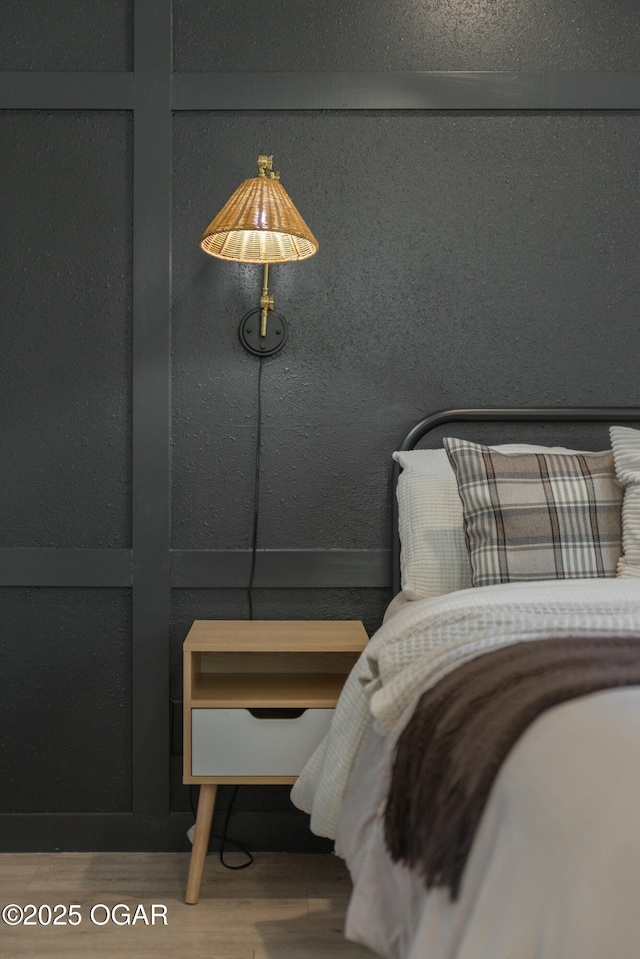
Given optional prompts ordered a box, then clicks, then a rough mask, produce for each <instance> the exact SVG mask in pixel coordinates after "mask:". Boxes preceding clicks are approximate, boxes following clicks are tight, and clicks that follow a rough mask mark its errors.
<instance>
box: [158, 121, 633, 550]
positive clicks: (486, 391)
mask: <svg viewBox="0 0 640 959" xmlns="http://www.w3.org/2000/svg"><path fill="white" fill-rule="evenodd" d="M220 144H224V145H225V146H224V154H223V155H224V163H223V162H221V154H222V148H221V147H220V146H219V145H220ZM174 147H175V195H174V222H175V241H174V258H173V262H174V284H175V285H174V291H175V301H174V380H173V397H174V409H175V416H174V434H173V443H174V454H175V456H174V468H173V497H174V513H173V517H174V519H173V538H174V544H175V545H176V546H178V547H181V548H200V549H202V548H206V546H207V544H210V543H213V542H215V543H217V544H219V545H220V546H225V547H234V548H239V547H242V546H247V545H248V544H249V542H250V533H251V511H250V509H248V508H247V504H249V503H250V502H251V490H252V483H253V476H252V464H253V449H254V426H255V411H256V383H257V376H256V374H257V362H256V361H255V360H254V358H253V357H251V356H248V355H247V354H245V353H244V351H243V350H242V348H241V346H240V344H239V343H238V339H237V330H236V328H237V323H238V320H239V318H240V317H241V316H242V315H243V313H244V312H245V311H246V310H248V309H250V308H252V307H253V306H255V304H256V302H257V298H258V296H259V285H260V277H261V272H260V268H259V267H249V266H242V265H236V264H227V263H224V262H221V261H217V260H214V259H213V258H211V257H207V256H206V254H204V253H202V251H201V250H200V249H199V247H198V245H197V238H198V235H199V231H200V230H201V229H204V227H205V226H206V225H207V223H208V221H209V219H210V218H211V216H212V215H213V214H214V212H216V210H217V208H218V207H220V206H221V205H222V203H223V202H224V200H225V199H226V198H227V196H228V195H229V194H230V193H231V191H232V189H233V188H234V186H235V185H237V183H238V182H239V181H240V180H241V179H242V178H243V177H244V176H245V175H251V174H252V164H253V162H254V158H255V156H257V154H258V152H260V151H267V152H272V151H273V153H274V154H275V161H274V162H275V165H276V167H278V168H280V169H281V170H282V182H283V184H284V185H285V187H286V188H287V189H288V191H289V192H290V195H291V196H292V198H293V199H294V202H296V203H297V205H298V206H299V208H300V211H301V212H302V214H303V216H304V217H305V218H306V219H307V221H308V223H309V224H310V226H311V228H312V229H313V231H314V232H315V234H316V236H317V237H318V240H319V242H320V251H319V253H318V254H317V255H316V256H315V257H313V258H312V259H310V260H307V261H305V262H303V263H300V264H295V265H285V264H283V265H281V266H278V267H274V268H273V269H272V271H271V277H272V288H273V292H274V294H275V297H276V309H279V310H281V311H282V313H283V314H284V315H285V316H286V317H287V319H288V320H289V323H290V330H291V332H290V339H289V342H288V343H287V346H286V347H285V349H284V350H283V351H282V353H280V354H279V355H278V356H276V357H273V358H271V359H268V360H266V361H264V362H265V369H264V373H263V409H264V417H265V428H264V434H263V457H262V465H263V477H264V481H263V492H262V499H261V505H262V509H261V521H260V542H261V544H262V546H263V547H265V548H273V549H275V548H294V547H300V548H304V547H308V548H322V547H327V548H332V547H333V548H335V547H342V548H370V547H374V548H375V547H382V546H384V545H385V543H386V542H387V536H388V512H387V504H388V500H387V486H386V477H387V475H388V468H389V462H390V460H389V457H390V453H391V451H392V450H393V449H394V447H395V445H396V444H397V443H399V441H400V440H401V439H402V437H403V435H404V433H405V432H406V430H407V429H408V428H409V426H410V425H412V421H413V420H415V419H418V418H419V417H420V416H421V415H422V414H424V413H426V412H428V411H429V410H432V409H439V408H443V407H448V406H464V405H471V406H473V405H478V406H482V405H507V406H508V405H513V406H517V405H533V406H535V405H587V404H593V405H615V404H620V405H625V404H629V403H632V402H634V393H635V391H636V388H637V387H636V379H637V347H638V345H639V344H640V336H639V334H638V327H637V322H636V316H637V314H638V308H639V306H640V280H639V277H638V270H637V264H638V259H639V256H640V227H639V225H638V224H639V223H640V193H639V190H638V171H639V167H640V161H639V159H638V157H639V147H640V118H639V117H638V116H637V115H636V114H602V115H598V114H593V113H582V114H574V115H568V114H547V115H545V114H542V113H521V114H508V113H506V114H505V113H500V114H491V113H485V114H462V115H460V114H456V115H447V114H444V115H443V114H442V113H428V112H422V113H402V114H393V113H378V114H375V113H373V114H372V113H366V114H363V113H355V114H349V113H333V114H323V115H320V116H318V115H315V114H310V113H309V114H305V113H294V114H278V113H275V114H274V113H269V114H264V115H259V114H218V113H216V114H213V113H210V114H182V115H178V116H177V118H176V122H175V137H174ZM372 158H375V160H372ZM632 345H633V346H632ZM631 346H632V348H630V347H631Z"/></svg>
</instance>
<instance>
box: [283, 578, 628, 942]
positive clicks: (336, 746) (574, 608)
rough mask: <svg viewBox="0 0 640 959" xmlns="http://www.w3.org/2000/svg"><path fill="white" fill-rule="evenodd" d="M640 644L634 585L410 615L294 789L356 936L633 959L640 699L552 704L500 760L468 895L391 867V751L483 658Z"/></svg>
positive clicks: (363, 676)
mask: <svg viewBox="0 0 640 959" xmlns="http://www.w3.org/2000/svg"><path fill="white" fill-rule="evenodd" d="M559 635H576V636H577V635H580V636H592V635H601V636H602V635H605V636H606V635H611V636H614V635H617V636H620V635H640V583H638V582H636V581H631V580H620V579H618V580H577V581H570V582H553V583H544V584H535V583H530V584H518V585H507V586H491V587H485V588H482V589H469V590H463V591H460V592H459V593H454V594H450V595H448V596H444V597H440V598H438V599H435V600H424V601H421V602H415V603H412V604H410V606H408V607H407V609H405V610H403V611H402V612H401V613H398V614H397V615H396V616H394V617H393V618H392V619H391V620H389V621H388V622H387V623H386V624H385V625H384V626H383V627H382V628H381V629H380V630H379V631H378V632H377V633H376V635H375V636H374V637H373V638H372V640H371V641H370V643H369V645H368V647H367V649H366V650H365V652H364V653H363V655H362V657H361V658H360V660H359V662H358V664H357V665H356V667H355V668H354V670H353V672H352V674H351V676H350V677H349V680H348V681H347V684H346V685H345V689H344V692H343V694H342V697H341V699H340V701H339V703H338V706H337V708H336V713H335V717H334V722H333V724H332V728H331V730H330V732H329V734H328V736H327V737H326V739H325V740H324V742H323V743H322V744H321V746H320V747H319V749H318V750H317V751H316V753H315V754H314V756H312V758H311V759H310V761H309V763H308V764H307V766H306V768H305V770H304V771H303V773H302V775H301V777H300V779H299V780H298V782H297V783H296V785H295V786H294V788H293V790H292V798H293V800H294V802H295V803H296V805H298V806H300V807H301V808H303V809H305V810H306V811H307V812H309V813H310V814H311V828H312V829H313V831H314V832H317V833H319V834H321V835H327V836H331V837H333V838H337V843H336V851H337V852H338V853H339V854H340V855H342V856H343V857H344V858H345V859H346V861H347V864H348V865H349V869H350V871H351V874H352V878H353V880H354V894H353V897H352V901H351V905H350V908H349V914H348V922H347V935H348V937H349V938H352V939H355V940H356V941H358V942H362V943H364V944H366V945H368V946H370V947H371V948H372V949H374V950H375V951H377V952H378V953H380V955H383V956H386V957H389V959H640V688H639V687H632V688H629V689H622V690H609V691H606V692H602V693H597V694H594V695H591V696H587V697H584V698H582V699H577V700H574V701H572V702H569V703H566V704H563V705H562V706H558V707H555V708H554V709H552V710H549V711H548V712H547V713H545V714H543V716H541V717H540V718H539V719H538V720H537V721H536V722H535V723H534V724H533V725H532V726H531V727H530V729H529V730H528V731H527V732H526V733H525V735H524V736H523V737H522V738H521V740H520V741H519V743H518V744H517V745H516V746H515V747H514V749H513V750H512V752H511V754H510V755H509V757H508V758H507V760H506V761H505V763H504V764H503V767H502V770H501V771H500V774H499V775H498V777H497V779H496V782H495V784H494V788H493V790H492V793H491V796H490V800H489V803H488V805H487V808H486V810H485V813H484V816H483V819H482V822H481V825H480V829H479V830H478V834H477V836H476V840H475V842H474V846H473V849H472V853H471V856H470V858H469V861H468V863H467V868H466V870H465V876H464V880H463V886H462V892H461V897H460V899H459V901H458V902H456V903H451V902H450V901H449V899H448V897H447V894H446V893H445V892H444V891H442V890H435V891H434V892H431V893H428V894H427V893H426V891H425V889H424V886H423V884H422V882H421V880H420V877H419V876H418V875H417V874H416V873H415V872H412V871H410V870H408V869H405V868H404V867H403V866H401V865H394V864H392V863H391V862H390V860H389V858H388V856H387V853H386V849H385V847H384V842H383V835H382V815H383V808H384V801H385V797H386V791H387V787H388V780H389V776H390V766H391V762H392V759H393V749H394V744H395V740H396V739H397V736H398V735H399V733H400V731H401V729H402V728H403V726H404V724H405V723H406V721H407V719H408V717H409V715H410V714H411V711H412V708H413V704H414V703H415V701H416V698H417V697H418V696H419V695H420V694H421V693H422V691H423V690H424V689H426V688H428V687H429V686H430V685H432V684H433V683H435V682H436V681H437V680H438V679H439V678H440V677H441V676H443V675H444V674H445V673H447V672H448V671H450V670H451V669H453V668H455V667H456V666H457V665H458V664H460V663H462V662H465V661H467V660H468V659H470V658H472V657H473V656H475V655H478V654H480V653H481V652H483V651H484V650H486V649H490V648H495V647H496V646H498V645H504V644H506V643H513V642H521V641H524V640H532V639H539V640H541V641H543V640H544V639H546V638H549V637H550V636H559Z"/></svg>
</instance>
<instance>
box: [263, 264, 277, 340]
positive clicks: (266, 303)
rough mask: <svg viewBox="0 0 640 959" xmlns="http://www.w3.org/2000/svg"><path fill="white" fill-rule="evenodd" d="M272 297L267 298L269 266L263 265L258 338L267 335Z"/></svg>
mask: <svg viewBox="0 0 640 959" xmlns="http://www.w3.org/2000/svg"><path fill="white" fill-rule="evenodd" d="M273 303H274V300H273V297H272V296H269V264H268V263H265V264H264V272H263V274H262V295H261V297H260V336H266V335H267V316H268V315H269V310H272V309H273Z"/></svg>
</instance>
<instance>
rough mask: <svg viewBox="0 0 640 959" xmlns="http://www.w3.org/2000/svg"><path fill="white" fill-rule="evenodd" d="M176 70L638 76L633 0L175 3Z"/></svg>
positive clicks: (638, 12) (638, 15) (637, 19)
mask: <svg viewBox="0 0 640 959" xmlns="http://www.w3.org/2000/svg"><path fill="white" fill-rule="evenodd" d="M174 13H175V16H174V39H175V43H174V51H175V52H174V58H175V59H174V67H175V69H176V70H219V71H229V72H233V71H236V70H240V71H248V72H251V71H265V72H269V71H278V70H283V71H315V70H317V71H323V70H347V71H349V70H352V71H356V70H362V71H386V70H398V71H403V70H525V71H526V70H531V71H547V70H637V69H638V68H639V66H640V49H639V48H638V44H637V36H638V30H639V29H640V9H639V8H638V4H637V3H635V0H616V2H615V3H611V4H608V5H607V6H606V7H605V6H603V4H602V2H600V0H563V2H560V3H559V2H557V0H540V2H538V3H529V4H527V3H522V2H520V0H476V2H474V3H468V2H466V3H465V2H462V0H394V2H393V3H388V2H386V0H350V2H348V3H346V2H345V0H304V2H303V0H275V2H274V3H271V4H269V6H268V7H263V8H257V7H256V5H255V3H250V2H249V0H219V2H217V3H215V4H213V3H210V2H209V0H176V2H175V3H174Z"/></svg>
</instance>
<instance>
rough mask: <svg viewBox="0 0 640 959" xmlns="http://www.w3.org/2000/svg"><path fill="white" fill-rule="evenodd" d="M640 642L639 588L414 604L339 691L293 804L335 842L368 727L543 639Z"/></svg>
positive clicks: (553, 587)
mask: <svg viewBox="0 0 640 959" xmlns="http://www.w3.org/2000/svg"><path fill="white" fill-rule="evenodd" d="M562 635H565V636H573V635H580V636H607V635H609V636H623V635H627V636H633V635H640V583H639V582H638V581H637V580H622V579H593V580H592V579H582V580H554V581H552V582H548V583H517V584H516V583H509V584H506V585H501V586H484V587H480V588H475V589H474V588H472V589H464V590H460V591H459V592H457V593H449V594H448V595H446V596H439V597H437V598H435V599H425V600H418V601H415V602H412V603H409V604H407V607H406V608H405V609H404V610H402V611H401V612H398V613H397V614H396V615H395V616H393V617H392V618H391V619H389V620H388V621H387V622H386V623H384V624H383V625H382V626H381V628H380V629H379V630H378V631H377V633H376V634H375V635H374V636H373V637H372V638H371V640H370V642H369V644H368V645H367V647H366V649H365V650H364V652H363V653H362V655H361V657H360V659H359V660H358V662H357V663H356V665H355V667H354V669H353V670H352V672H351V674H350V676H349V678H348V679H347V682H346V683H345V686H344V689H343V691H342V695H341V696H340V699H339V701H338V704H337V706H336V711H335V715H334V720H333V723H332V725H331V729H330V730H329V733H328V735H327V737H326V738H325V739H324V740H323V742H322V743H321V744H320V746H319V747H318V749H317V750H316V751H315V753H314V754H313V756H312V757H311V759H310V760H309V762H308V763H307V765H306V766H305V768H304V770H303V771H302V774H301V776H300V778H299V779H298V781H297V782H296V783H295V785H294V787H293V789H292V791H291V798H292V800H293V802H294V803H295V805H296V806H298V807H299V808H300V809H303V810H305V812H308V813H310V814H311V830H312V832H314V833H317V834H318V835H321V836H329V837H331V838H335V836H336V831H337V826H338V816H339V814H340V808H341V806H342V801H343V799H344V795H345V792H346V789H347V786H348V783H349V777H350V776H351V773H352V771H353V767H354V765H355V762H356V760H357V758H358V754H359V752H360V749H361V747H362V744H363V742H364V739H365V737H366V735H367V733H368V732H369V730H370V729H371V727H372V725H373V722H374V720H375V721H376V722H377V725H378V727H379V728H380V729H381V730H382V731H384V732H388V731H390V730H392V729H393V728H394V727H396V726H397V723H398V721H399V720H400V718H401V716H402V715H403V713H404V712H405V710H406V709H407V708H408V707H409V706H410V705H411V703H412V702H413V701H414V700H415V698H416V697H417V696H418V695H419V694H420V693H422V692H423V691H424V690H425V689H427V688H428V687H429V686H432V685H433V684H434V683H435V682H437V680H438V679H440V677H441V676H444V675H446V673H448V672H449V671H450V670H451V669H454V668H455V667H456V666H458V665H460V664H461V663H463V662H466V661H468V660H469V659H472V658H473V657H474V656H477V655H478V654H479V653H482V652H484V651H485V650H488V649H493V648H496V647H497V646H501V645H505V644H507V643H515V642H522V641H526V640H534V639H545V638H548V637H549V636H562Z"/></svg>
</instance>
